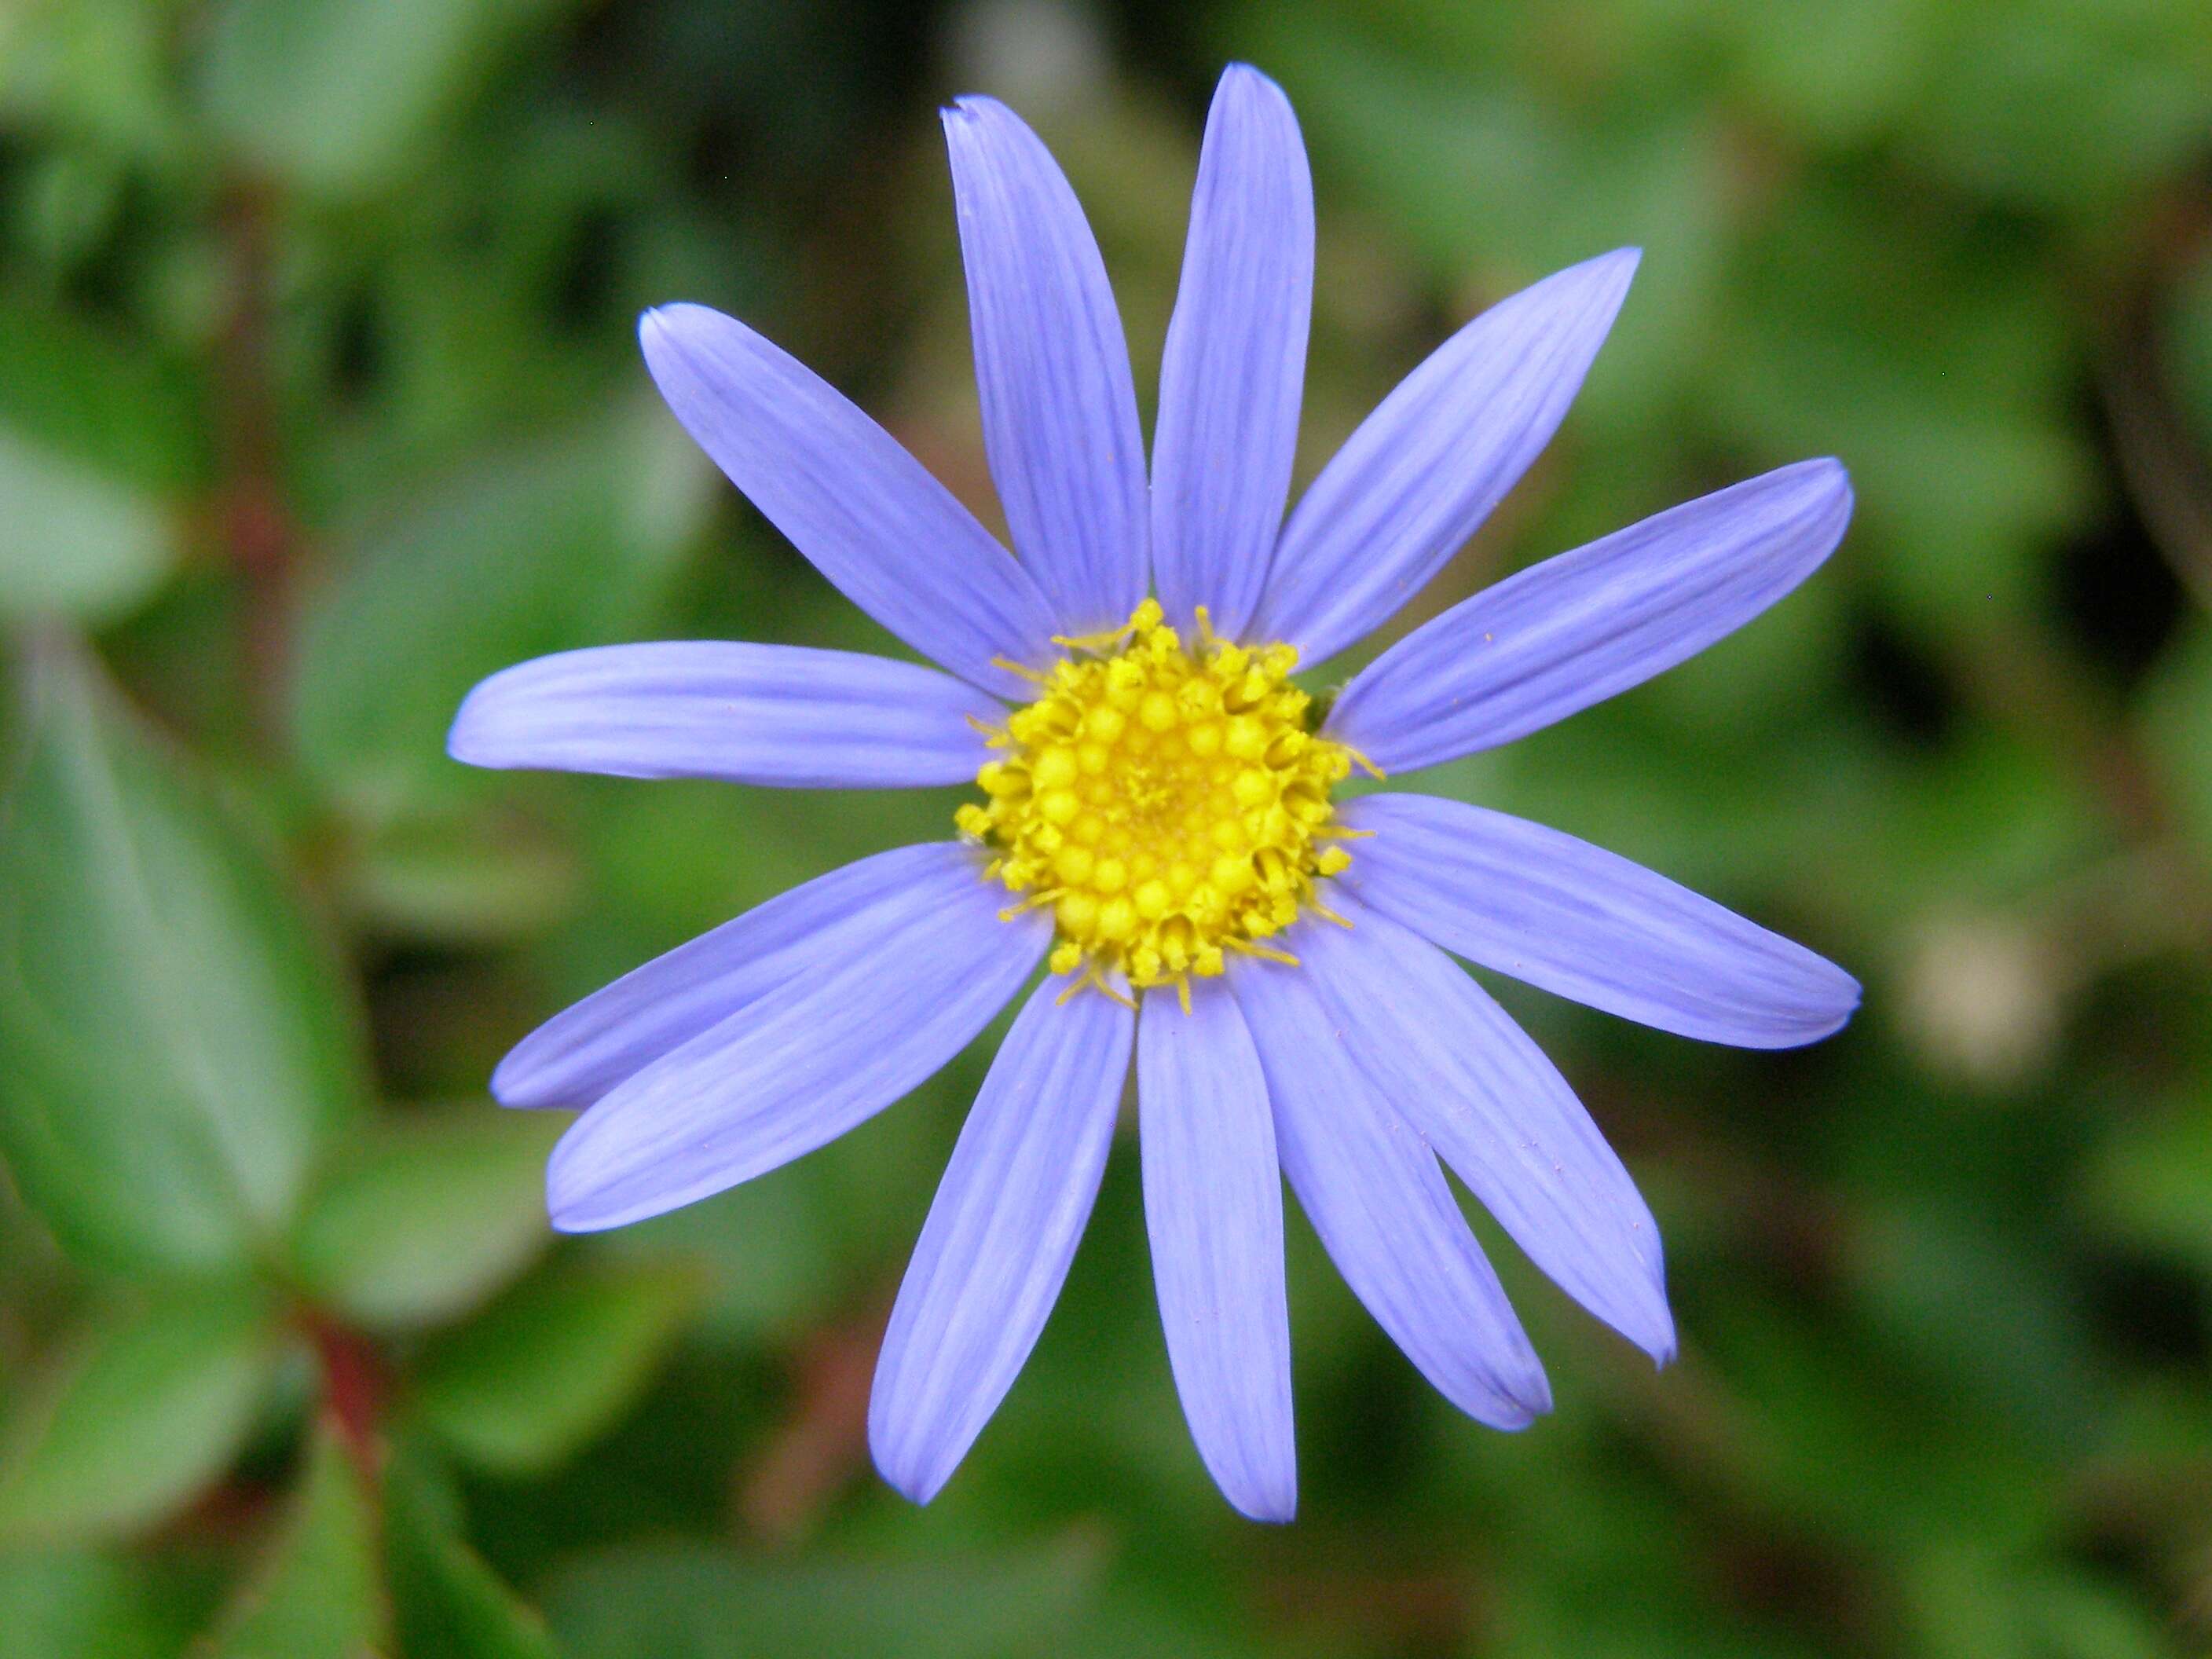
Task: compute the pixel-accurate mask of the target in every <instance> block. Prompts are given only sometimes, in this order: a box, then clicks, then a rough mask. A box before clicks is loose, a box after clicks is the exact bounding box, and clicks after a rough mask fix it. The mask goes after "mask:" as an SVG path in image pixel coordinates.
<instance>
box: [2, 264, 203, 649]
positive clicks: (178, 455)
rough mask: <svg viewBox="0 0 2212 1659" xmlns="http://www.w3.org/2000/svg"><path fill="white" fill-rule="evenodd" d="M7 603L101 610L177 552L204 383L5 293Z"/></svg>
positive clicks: (33, 610) (126, 600)
mask: <svg viewBox="0 0 2212 1659" xmlns="http://www.w3.org/2000/svg"><path fill="white" fill-rule="evenodd" d="M0 362H4V363H6V364H7V365H8V373H7V374H4V375H0V524H4V525H6V526H8V533H7V535H6V536H5V537H4V538H0V617H9V618H28V617H54V616H59V617H73V618H77V619H81V620H85V621H104V620H106V619H108V618H110V617H117V616H120V615H121V614H123V613H124V612H125V611H127V610H129V609H130V608H131V606H132V605H134V604H136V603H137V601H138V600H139V599H143V598H144V597H145V596H146V595H147V594H148V593H149V592H151V591H152V590H153V589H154V587H155V586H156V585H157V584H158V583H159V582H160V581H161V579H162V578H163V577H164V576H166V575H167V574H168V571H169V569H170V568H171V567H172V566H173V564H174V563H175V562H176V557H177V554H178V551H179V522H178V521H179V518H180V514H179V511H178V509H177V508H176V507H174V506H173V505H172V504H171V502H172V501H173V498H175V497H178V496H180V495H184V494H185V493H186V492H189V491H191V490H195V489H198V488H199V487H201V486H202V485H204V483H205V482H206V480H207V477H208V472H209V466H208V446H207V442H206V432H205V421H204V415H203V412H202V410H201V407H200V400H199V398H198V395H197V392H198V388H197V385H196V384H195V382H194V381H192V380H191V379H190V378H189V377H188V376H187V375H185V374H184V373H183V372H182V371H180V370H178V369H177V368H174V367H173V365H170V364H168V363H167V362H163V361H161V358H160V357H159V356H158V355H157V354H156V353H154V352H152V351H149V349H146V347H145V345H144V344H143V342H135V341H134V342H131V343H128V344H126V343H124V342H121V341H118V340H116V339H112V338H110V337H108V336H107V335H106V334H104V333H102V332H100V331H95V330H93V329H89V328H88V327H86V326H85V325H84V324H83V323H82V322H81V321H80V320H78V319H76V318H74V317H72V316H70V315H69V314H68V313H64V312H61V311H58V310H56V309H54V308H52V307H45V306H34V305H31V304H28V303H27V302H24V301H20V300H17V299H15V298H14V297H12V296H9V295H0Z"/></svg>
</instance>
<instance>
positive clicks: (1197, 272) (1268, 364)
mask: <svg viewBox="0 0 2212 1659" xmlns="http://www.w3.org/2000/svg"><path fill="white" fill-rule="evenodd" d="M1313 262H1314V212H1313V179H1312V177H1311V175H1310V173H1308V171H1307V168H1306V152H1305V145H1304V143H1303V142H1301V140H1300V139H1299V137H1298V123H1297V117H1296V116H1295V115H1293V114H1292V113H1291V104H1290V100H1288V99H1287V98H1285V97H1284V96H1283V94H1282V90H1281V88H1279V87H1277V86H1276V85H1275V83H1274V82H1273V81H1270V80H1269V79H1267V76H1264V75H1261V73H1260V72H1259V71H1258V70H1254V69H1249V68H1248V67H1246V66H1245V65H1244V64H1231V65H1230V67H1229V69H1228V70H1227V71H1226V72H1225V73H1224V74H1223V76H1222V77H1221V84H1220V86H1219V87H1218V88H1216V89H1215V91H1214V94H1213V108H1212V112H1211V113H1210V114H1209V115H1208V116H1207V117H1206V144H1205V147H1204V149H1201V150H1200V154H1199V160H1198V188H1197V190H1196V191H1195V192H1194V195H1193V196H1192V197H1191V204H1190V240H1189V241H1188V245H1187V246H1185V247H1184V249H1183V256H1182V287H1181V288H1180V289H1178V290H1177V291H1176V307H1175V316H1174V318H1173V319H1172V320H1171V321H1170V323H1169V324H1168V343H1167V354H1166V356H1165V357H1164V360H1163V361H1162V362H1161V364H1160V412H1159V420H1158V426H1157V428H1156V429H1155V431H1154V433H1153V435H1152V579H1153V580H1154V582H1155V583H1156V584H1157V585H1158V587H1159V592H1160V603H1161V604H1162V605H1164V607H1165V608H1166V611H1167V613H1168V618H1169V620H1170V621H1171V622H1173V623H1175V624H1176V626H1177V627H1179V628H1185V629H1188V628H1189V627H1191V625H1192V613H1193V612H1194V611H1195V610H1196V608H1197V607H1198V606H1200V605H1205V606H1206V610H1207V614H1208V618H1209V620H1210V621H1211V623H1212V626H1213V629H1214V631H1215V632H1216V633H1218V634H1220V635H1224V636H1225V637H1227V638H1231V639H1234V638H1238V637H1241V636H1242V635H1243V634H1244V632H1245V625H1246V623H1249V621H1250V620H1251V617H1252V611H1253V609H1254V607H1255V606H1256V605H1258V604H1259V601H1260V592H1261V587H1262V586H1264V585H1265V583H1266V580H1267V562H1268V559H1269V557H1270V556H1271V554H1272V553H1273V549H1274V545H1275V534H1276V532H1277V531H1278V530H1279V529H1280V528H1281V527H1282V522H1283V503H1284V502H1285V501H1287V500H1288V499H1289V497H1290V489H1291V459H1292V458H1293V456H1294V455H1295V453H1296V452H1297V442H1298V403H1299V397H1300V392H1301V391H1302V389H1303V387H1304V380H1305V365H1306V325H1307V321H1308V319H1309V318H1310V315H1311V313H1312V311H1313Z"/></svg>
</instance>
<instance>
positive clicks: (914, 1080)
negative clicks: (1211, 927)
mask: <svg viewBox="0 0 2212 1659" xmlns="http://www.w3.org/2000/svg"><path fill="white" fill-rule="evenodd" d="M1004 896H1005V895H1004V894H1003V893H1001V892H999V891H996V890H994V889H993V888H990V887H987V886H986V885H985V884H984V883H983V881H982V880H981V872H980V871H977V870H975V867H974V866H972V864H971V866H970V875H969V880H968V882H967V883H966V884H965V885H963V887H961V888H959V889H958V890H957V891H956V892H951V893H946V894H944V895H943V896H942V898H941V901H940V902H938V903H936V904H933V905H928V906H925V907H921V908H918V909H916V910H912V911H909V912H908V914H907V916H906V920H905V922H904V924H903V926H902V927H898V928H896V929H895V930H891V931H888V932H870V933H865V934H860V935H858V936H855V935H851V934H848V936H847V937H846V938H845V939H843V940H842V946H841V948H838V949H836V951H832V950H831V949H829V947H819V948H817V950H815V951H813V952H812V953H811V954H812V956H813V958H814V959H813V960H812V961H811V962H810V963H806V964H805V965H804V966H803V968H802V967H801V965H800V964H798V963H794V964H793V968H794V969H795V970H797V971H795V972H794V973H793V975H789V976H787V977H786V978H785V979H784V980H783V981H782V982H781V983H779V984H777V985H775V987H773V988H771V989H768V990H766V991H764V992H763V993H762V994H759V995H758V996H757V997H755V998H754V1000H751V1001H750V1002H749V1003H747V1004H746V1005H745V1006H743V1007H742V1008H740V1009H739V1010H738V1012H736V1013H734V1014H732V1015H731V1016H729V1017H728V1018H726V1019H724V1020H722V1021H721V1022H720V1024H715V1025H713V1026H710V1027H708V1029H707V1030H704V1031H702V1032H701V1033H700V1034H699V1035H698V1036H695V1037H693V1038H691V1039H690V1041H689V1042H685V1043H684V1044H683V1045H682V1046H680V1047H679V1048H675V1049H673V1050H671V1052H670V1053H668V1054H664V1055H663V1056H662V1057H661V1058H660V1059H659V1060H655V1061H653V1063H652V1064H650V1065H648V1066H646V1067H645V1068H644V1069H643V1070H642V1071H641V1072H638V1073H635V1075H633V1076H632V1077H630V1078H629V1079H627V1080H626V1081H624V1082H623V1083H622V1084H620V1085H617V1087H616V1088H615V1089H613V1090H612V1091H610V1092H609V1093H607V1094H606V1095H605V1096H603V1097H601V1098H600V1100H599V1103H597V1104H596V1105H594V1106H592V1108H591V1109H590V1110H588V1111H586V1113H585V1114H584V1115H582V1116H581V1117H580V1118H578V1119H577V1120H576V1121H575V1122H574V1124H573V1125H571V1126H570V1127H569V1129H568V1133H567V1134H565V1135H563V1136H562V1139H561V1141H560V1144H559V1145H558V1146H556V1147H555V1148H554V1149H553V1157H552V1159H551V1161H550V1164H549V1166H548V1168H547V1170H546V1192H547V1201H548V1205H549V1207H550V1210H551V1212H552V1217H553V1225H555V1226H556V1227H559V1228H560V1229H562V1231H565V1232H591V1231H599V1229H602V1228H606V1227H619V1226H622V1225H625V1224H626V1223H629V1222H632V1221H641V1220H643V1219H644V1218H646V1217H647V1216H654V1215H659V1214H661V1213H663V1212H666V1211H669V1210H673V1209H676V1208H678V1207H679V1206H683V1205H685V1204H689V1203H691V1202H693V1201H694V1200H698V1199H702V1198H704V1197H706V1196H707V1195H708V1194H710V1193H718V1192H720V1191H722V1190H723V1189H724V1188H728V1187H733V1186H735V1185H737V1184H738V1182H741V1181H747V1180H750V1179H751V1178H752V1177H753V1176H757V1175H760V1174H763V1172H765V1171H767V1170H773V1169H775V1168H776V1167H778V1166H779V1165H781V1164H787V1163H788V1162H790V1161H791V1160H792V1159H793V1158H797V1157H799V1155H800V1154H801V1153H803V1152H811V1151H812V1150H813V1149H814V1148H815V1147H817V1146H822V1145H823V1143H825V1142H827V1141H830V1140H835V1139H836V1138H837V1137H838V1136H839V1135H842V1134H843V1133H845V1132H846V1131H847V1130H848V1129H850V1128H852V1127H854V1125H855V1124H857V1123H860V1122H862V1121H865V1120H866V1119H867V1118H869V1117H872V1116H873V1115H875V1114H876V1113H877V1112H879V1111H881V1110H882V1109H884V1107H886V1106H888V1105H890V1103H892V1102H893V1101H895V1100H896V1099H898V1098H899V1097H901V1096H902V1095H903V1094H905V1093H906V1092H907V1091H908V1090H910V1089H912V1088H914V1087H915V1085H917V1084H919V1083H921V1081H923V1079H926V1078H927V1077H928V1076H929V1075H930V1074H931V1073H933V1072H935V1071H936V1070H937V1069H938V1068H939V1066H942V1065H944V1064H945V1061H946V1060H950V1059H951V1058H952V1056H953V1055H954V1054H957V1053H958V1052H959V1051H960V1049H961V1048H963V1047H964V1046H965V1045H966V1044H967V1043H968V1042H969V1040H970V1039H971V1038H973V1037H974V1036H975V1034H976V1033H977V1032H979V1031H981V1030H982V1029H983V1027H984V1026H985V1025H986V1024H988V1023H989V1022H990V1019H991V1017H992V1016H993V1015H994V1014H995V1013H997V1012H999V1010H1000V1008H1002V1007H1004V1006H1006V1000H1007V999H1008V998H1010V997H1011V996H1012V995H1013V994H1014V993H1015V992H1016V991H1017V990H1018V989H1019V988H1020V987H1021V983H1022V981H1024V979H1026V978H1027V977H1028V976H1029V974H1030V969H1033V968H1034V967H1035V966H1036V963H1037V959H1038V958H1039V957H1042V955H1043V954H1044V951H1045V947H1046V945H1048V943H1049V942H1050V940H1051V935H1052V924H1051V921H1050V918H1049V916H1048V915H1047V914H1045V913H1042V912H1035V911H1033V912H1030V913H1029V914H1027V915H1021V916H1017V917H1015V918H1013V919H1012V921H1000V919H999V905H1000V900H1001V899H1003V898H1004Z"/></svg>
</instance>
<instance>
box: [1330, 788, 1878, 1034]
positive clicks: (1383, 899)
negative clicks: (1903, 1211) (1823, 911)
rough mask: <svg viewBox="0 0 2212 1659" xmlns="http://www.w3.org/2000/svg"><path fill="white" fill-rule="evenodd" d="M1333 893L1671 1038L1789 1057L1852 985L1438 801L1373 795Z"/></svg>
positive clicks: (1759, 934) (1623, 874)
mask: <svg viewBox="0 0 2212 1659" xmlns="http://www.w3.org/2000/svg"><path fill="white" fill-rule="evenodd" d="M1343 820H1344V823H1345V824H1346V826H1347V827H1348V828H1351V829H1364V830H1369V831H1371V832H1372V835H1371V837H1370V839H1367V840H1364V841H1361V842H1358V852H1357V854H1355V855H1354V857H1353V859H1352V867H1351V868H1350V869H1349V870H1346V872H1344V874H1343V875H1341V876H1340V877H1339V878H1338V880H1339V881H1340V883H1341V884H1342V885H1343V886H1345V887H1346V888H1347V889H1349V890H1352V892H1354V893H1357V894H1358V896H1359V897H1360V898H1361V899H1362V900H1363V901H1364V902H1365V903H1366V904H1367V905H1368V906H1369V907H1370V908H1373V909H1376V910H1379V911H1381V912H1382V913H1383V915H1387V916H1389V917H1391V918H1393V919H1394V920H1395V921H1400V922H1401V923H1403V924H1404V925H1405V926H1407V927H1410V928H1412V929H1413V931H1414V932H1415V933H1420V934H1422V935H1424V936H1425V937H1426V938H1428V939H1433V940H1434V941H1435V942H1436V943H1437V944H1438V945H1443V947H1444V949H1446V950H1447V951H1455V952H1456V953H1457V954H1458V955H1460V956H1463V957H1467V958H1468V960H1469V961H1470V962H1479V963H1481V964H1482V965H1483V966H1484V967H1486V968H1495V969H1497V970H1498V972H1499V973H1501V974H1510V975H1513V976H1514V977H1515V978H1516V979H1523V980H1526V981H1528V982H1529V983H1530V984H1531V985H1541V986H1542V987H1544V988H1545V989H1546V990H1547V991H1553V992H1556V993H1557V994H1559V995H1560V996H1564V997H1572V998H1573V999H1574V1000H1576V1001H1577V1002H1586V1003H1588V1004H1589V1006H1592V1007H1593V1008H1602V1009H1604V1010H1605V1011H1606V1012H1608V1013H1613V1014H1619V1015H1620V1016H1621V1017H1622V1018H1626V1019H1634V1020H1641V1021H1642V1022H1643V1023H1644V1024H1646V1025H1656V1026H1657V1027H1658V1028H1659V1029H1660V1030H1663V1031H1675V1032H1679V1033H1680V1034H1681V1035H1682V1036H1692V1037H1703V1038H1705V1040H1706V1041H1707V1042H1732V1043H1735V1044H1736V1045H1737V1046H1738V1047H1740V1048H1795V1047H1796V1045H1798V1044H1799V1043H1804V1042H1817V1041H1819V1040H1820V1038H1822V1037H1824V1036H1827V1035H1828V1034H1829V1033H1830V1032H1832V1031H1834V1030H1837V1029H1838V1027H1839V1026H1841V1025H1842V1024H1844V1021H1845V1020H1847V1019H1849V1018H1850V1017H1851V1011H1852V1010H1853V1009H1855V1008H1857V1006H1858V1001H1859V987H1858V981H1856V980H1854V979H1853V978H1852V977H1851V976H1850V975H1849V974H1846V973H1845V972H1844V970H1843V969H1840V968H1838V967H1837V966H1836V965H1835V964H1834V963H1832V962H1829V961H1827V960H1826V959H1825V958H1823V957H1817V956H1815V955H1814V954H1813V952H1812V951H1808V950H1807V949H1806V948H1805V947H1804V946H1803V945H1796V944H1793V943H1791V942H1790V940H1789V939H1784V938H1783V937H1782V936H1781V935H1780V934H1779V933H1769V932H1767V930H1766V929H1765V928H1764V927H1759V925H1758V924H1757V923H1756V922H1752V921H1745V920H1744V919H1743V918H1742V917H1741V916H1740V915H1736V914H1735V912H1734V911H1733V910H1727V909H1723V908H1722V907H1721V906H1719V905H1717V904H1716V903H1714V902H1712V901H1711V899H1708V898H1702V897H1700V896H1699V895H1697V894H1695V893H1693V892H1692V891H1691V890H1689V889H1688V888H1686V887H1683V886H1680V885H1678V884H1675V883H1674V882H1671V881H1669V880H1668V879H1667V878H1665V877H1664V876H1661V875H1656V874H1654V873H1653V872H1650V871H1649V870H1646V869H1645V868H1644V866H1642V865H1639V864H1632V863H1631V862H1630V861H1629V860H1626V859H1624V858H1621V857H1620V856H1619V855H1618V854H1613V853H1608V852H1607V851H1605V850H1604V849H1603V848H1597V847H1593V846H1591V845H1590V844H1589V842H1583V841H1577V840H1576V839H1575V838H1574V837H1573V836H1568V835H1563V834H1561V833H1560V832H1559V830H1557V829H1547V828H1546V827H1545V826H1543V825H1542V824H1540V823H1529V822H1528V821H1527V820H1526V819H1525V818H1516V817H1507V816H1506V815H1505V814H1504V813H1503V812H1492V811H1486V809H1484V808H1482V807H1480V806H1470V805H1467V804H1466V803H1465V802H1462V801H1455V800H1440V799H1437V797H1435V796H1433V795H1401V794H1384V795H1371V796H1369V797H1368V798H1366V799H1364V800H1358V801H1353V802H1352V803H1351V804H1350V805H1347V806H1346V808H1345V809H1344V812H1343Z"/></svg>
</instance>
